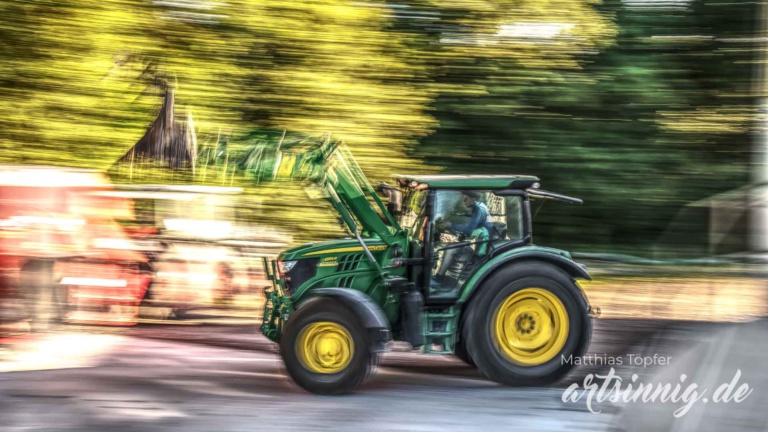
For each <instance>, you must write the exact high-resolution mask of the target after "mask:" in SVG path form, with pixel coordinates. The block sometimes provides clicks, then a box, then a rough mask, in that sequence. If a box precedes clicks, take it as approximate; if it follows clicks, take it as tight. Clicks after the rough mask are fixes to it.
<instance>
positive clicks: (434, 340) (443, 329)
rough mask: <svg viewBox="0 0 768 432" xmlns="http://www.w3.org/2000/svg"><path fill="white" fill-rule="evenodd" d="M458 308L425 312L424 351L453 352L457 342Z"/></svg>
mask: <svg viewBox="0 0 768 432" xmlns="http://www.w3.org/2000/svg"><path fill="white" fill-rule="evenodd" d="M457 324H458V309H457V308H455V307H450V308H447V309H442V310H437V311H434V310H433V311H427V312H426V313H425V314H424V339H425V340H426V343H425V344H424V346H423V347H422V352H425V353H430V354H452V353H453V346H454V344H455V343H456V328H457Z"/></svg>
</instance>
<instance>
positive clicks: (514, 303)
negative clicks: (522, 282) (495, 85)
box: [493, 288, 568, 366]
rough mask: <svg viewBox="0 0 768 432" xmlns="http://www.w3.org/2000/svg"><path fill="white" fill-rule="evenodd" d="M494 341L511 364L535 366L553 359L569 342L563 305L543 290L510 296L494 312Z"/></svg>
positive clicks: (528, 290)
mask: <svg viewBox="0 0 768 432" xmlns="http://www.w3.org/2000/svg"><path fill="white" fill-rule="evenodd" d="M493 331H494V336H495V337H494V340H495V342H496V345H497V346H498V347H499V349H500V350H501V352H502V353H503V354H504V355H505V356H506V357H507V358H509V359H510V360H511V361H512V362H513V363H516V364H519V365H524V366H535V365H539V364H542V363H546V362H548V361H550V360H552V358H554V357H555V356H556V355H557V354H558V353H559V352H560V350H561V349H563V346H564V345H565V341H566V339H568V312H567V311H566V309H565V306H564V305H563V302H562V301H560V299H559V298H557V296H556V295H554V294H553V293H552V292H550V291H548V290H545V289H543V288H525V289H522V290H520V291H517V292H515V293H513V294H512V295H510V296H509V297H507V298H506V300H504V302H503V303H502V304H501V306H499V308H498V309H497V310H496V314H495V316H494V319H493Z"/></svg>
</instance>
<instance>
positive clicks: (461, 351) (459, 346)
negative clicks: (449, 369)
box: [453, 341, 475, 367]
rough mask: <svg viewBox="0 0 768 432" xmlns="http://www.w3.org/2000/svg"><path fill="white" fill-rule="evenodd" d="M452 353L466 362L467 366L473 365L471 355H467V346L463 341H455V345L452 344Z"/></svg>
mask: <svg viewBox="0 0 768 432" xmlns="http://www.w3.org/2000/svg"><path fill="white" fill-rule="evenodd" d="M453 355H455V356H456V358H458V359H459V360H461V361H463V362H464V363H466V364H468V365H469V366H472V367H475V362H474V361H472V358H471V357H469V353H468V352H467V347H466V346H464V342H462V341H458V342H456V345H454V346H453Z"/></svg>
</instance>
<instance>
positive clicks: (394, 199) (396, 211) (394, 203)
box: [379, 183, 403, 217]
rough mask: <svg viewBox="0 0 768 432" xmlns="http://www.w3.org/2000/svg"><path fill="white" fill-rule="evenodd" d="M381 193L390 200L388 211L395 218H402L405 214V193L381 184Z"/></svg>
mask: <svg viewBox="0 0 768 432" xmlns="http://www.w3.org/2000/svg"><path fill="white" fill-rule="evenodd" d="M379 191H381V193H382V195H384V196H385V197H386V198H387V199H388V200H389V202H387V210H388V211H389V212H390V213H391V214H392V215H393V216H395V217H397V216H400V215H401V214H402V213H403V193H402V192H401V191H400V189H398V188H396V187H394V186H390V185H388V184H386V183H380V184H379Z"/></svg>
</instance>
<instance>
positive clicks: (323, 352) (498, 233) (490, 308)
mask: <svg viewBox="0 0 768 432" xmlns="http://www.w3.org/2000/svg"><path fill="white" fill-rule="evenodd" d="M252 171H254V172H257V173H258V174H259V176H260V178H261V179H262V180H263V179H277V178H279V177H290V178H294V179H295V178H300V179H304V180H310V181H312V182H314V183H315V184H317V185H319V186H321V187H322V188H323V190H324V192H325V196H326V198H327V199H328V200H329V201H330V203H331V204H332V205H333V207H334V208H335V209H336V210H337V211H338V213H339V216H340V219H341V220H342V221H343V224H344V225H345V226H346V228H347V229H348V230H349V232H350V233H351V236H350V237H349V238H346V239H340V240H334V241H327V242H322V243H310V244H305V245H302V246H299V247H295V248H292V249H289V250H286V251H284V252H282V253H281V254H280V255H279V256H278V258H277V260H274V261H267V260H265V266H266V267H267V275H268V278H269V279H270V281H271V282H272V286H270V287H268V288H266V289H265V296H266V303H265V309H264V320H263V324H262V326H261V330H262V332H263V334H264V335H266V337H268V338H269V339H271V340H272V341H274V342H277V343H278V344H279V345H280V354H281V356H282V358H283V361H284V363H285V367H286V369H287V372H288V373H289V375H290V376H291V378H292V379H293V380H294V381H295V382H296V383H297V384H298V385H299V386H301V387H302V388H304V389H306V390H308V391H309V392H312V393H318V394H341V393H347V392H350V391H353V390H354V389H356V388H358V387H359V386H360V385H362V384H363V383H364V382H365V381H366V380H367V379H369V378H370V377H371V376H372V375H373V371H374V370H375V366H376V365H377V361H378V359H379V356H380V355H381V353H383V352H385V351H386V349H387V347H388V346H389V345H390V344H389V342H391V341H405V342H408V343H410V345H411V346H413V347H414V349H417V348H420V349H421V351H422V352H424V353H433V354H454V355H456V356H457V357H459V358H460V359H462V360H463V361H465V362H466V363H468V364H470V365H472V366H474V367H477V368H478V369H479V370H480V371H481V372H482V373H483V374H485V375H486V376H487V377H489V378H490V379H492V380H494V381H497V382H499V383H502V384H507V385H534V384H535V385H545V384H549V383H553V382H556V381H558V380H559V379H561V378H562V377H563V376H564V375H565V374H566V373H567V372H568V371H569V369H570V368H571V367H572V366H573V363H574V362H573V361H572V357H571V356H573V357H578V356H582V355H584V353H585V352H586V350H587V347H588V345H589V341H590V338H591V332H592V318H593V317H594V316H595V315H596V314H597V313H598V311H597V310H595V309H593V308H592V307H591V306H590V305H589V303H588V301H587V298H586V296H585V294H584V292H583V291H582V290H581V289H580V287H579V285H578V284H577V283H576V280H577V279H587V280H589V279H590V276H589V274H588V273H587V271H586V269H585V267H584V266H583V265H580V264H577V263H576V262H574V261H573V260H572V259H571V256H570V254H569V253H568V252H565V251H562V250H557V249H552V248H547V247H542V246H537V245H534V244H533V241H532V231H531V218H532V217H531V203H532V201H541V202H543V200H559V201H564V202H568V203H577V204H578V203H581V200H579V199H576V198H570V197H566V196H563V195H559V194H555V193H551V192H546V191H544V190H541V189H539V179H538V178H536V177H533V176H524V175H494V176H456V175H430V176H418V175H416V176H410V175H399V176H396V180H397V185H395V186H389V185H387V184H381V185H379V193H380V194H381V195H382V197H384V200H385V201H386V200H387V198H388V202H387V204H385V203H384V202H383V200H382V198H380V197H379V193H377V192H376V190H375V189H374V188H373V187H372V186H371V185H370V183H369V182H368V181H367V179H366V178H365V176H364V175H363V173H362V171H361V170H360V168H359V166H358V165H357V164H356V162H355V160H354V159H353V157H352V155H351V154H350V152H349V150H348V149H347V148H346V146H345V145H344V144H343V143H341V142H338V141H335V142H334V141H331V140H330V139H328V140H327V141H325V143H323V144H322V146H321V148H320V149H318V150H316V151H312V152H304V153H294V154H290V153H282V152H278V154H277V156H276V157H273V158H271V159H269V160H264V159H263V158H262V159H260V160H259V162H258V164H257V166H256V168H254V169H252ZM478 219H481V220H479V221H478ZM478 222H479V223H478ZM568 359H571V360H570V361H568Z"/></svg>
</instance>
